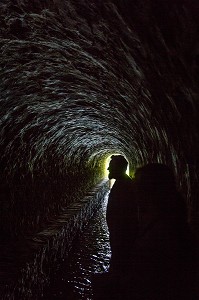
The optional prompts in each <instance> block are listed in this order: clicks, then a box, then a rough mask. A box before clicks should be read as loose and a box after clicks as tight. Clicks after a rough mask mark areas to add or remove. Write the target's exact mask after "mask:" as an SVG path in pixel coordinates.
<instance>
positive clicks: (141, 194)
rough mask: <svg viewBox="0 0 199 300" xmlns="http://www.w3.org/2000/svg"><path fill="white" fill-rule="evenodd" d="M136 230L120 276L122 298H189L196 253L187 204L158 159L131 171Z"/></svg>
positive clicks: (191, 289)
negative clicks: (136, 204) (136, 234)
mask: <svg viewBox="0 0 199 300" xmlns="http://www.w3.org/2000/svg"><path fill="white" fill-rule="evenodd" d="M135 186H136V194H137V199H138V203H139V234H138V237H137V239H136V241H135V243H134V247H133V251H132V255H131V259H130V260H129V265H128V266H129V268H128V269H127V272H126V275H125V276H124V277H123V291H126V295H125V296H124V299H129V300H130V299H133V300H141V299H142V300H178V299H179V300H185V299H186V300H193V299H196V298H195V297H196V295H195V272H196V270H195V267H196V253H195V244H194V239H193V238H192V234H191V231H190V229H189V226H188V223H187V214H186V205H185V202H184V201H183V199H182V197H181V195H180V194H179V192H178V191H177V189H176V184H175V179H174V175H173V173H172V172H171V170H170V169H169V168H168V167H167V166H165V165H163V164H158V163H157V164H148V165H146V166H144V167H142V168H140V169H138V170H137V172H136V174H135Z"/></svg>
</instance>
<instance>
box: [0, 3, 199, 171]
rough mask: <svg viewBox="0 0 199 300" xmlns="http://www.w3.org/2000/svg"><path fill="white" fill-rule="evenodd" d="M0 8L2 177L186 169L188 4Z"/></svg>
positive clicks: (190, 143)
mask: <svg viewBox="0 0 199 300" xmlns="http://www.w3.org/2000/svg"><path fill="white" fill-rule="evenodd" d="M189 2H190V1H177V0H175V1H166V2H165V1H160V0H158V1H153V0H145V1H127V0H126V1H122V0H121V1H119V0H118V1H113V0H112V1H96V0H95V1H86V0H84V1H83V0H79V1H72V0H67V1H59V0H54V1H36V0H35V1H26V0H15V1H14V0H13V1H3V2H2V3H1V4H0V9H1V15H2V16H3V18H1V20H0V28H1V29H0V30H1V41H0V43H1V62H0V63H1V85H0V88H1V98H0V101H1V104H0V105H1V111H0V124H1V126H0V130H1V132H0V139H1V140H0V147H1V149H0V151H1V166H2V167H1V168H2V171H3V172H4V174H6V176H10V175H13V174H15V173H16V172H17V173H19V174H20V176H22V177H23V175H24V174H25V173H31V174H33V173H34V171H35V170H38V169H40V170H41V169H42V170H44V173H45V172H46V173H48V172H50V171H49V164H52V165H53V164H54V165H55V166H56V168H58V169H59V170H60V172H63V169H65V170H66V169H67V168H69V167H70V168H71V169H75V168H77V169H78V168H79V166H81V165H82V164H89V165H90V166H91V167H93V166H95V164H96V163H97V162H98V161H102V160H103V159H105V158H106V157H107V156H108V155H110V154H111V153H115V152H116V153H123V154H125V155H126V157H127V158H128V159H129V161H131V163H132V164H133V165H136V164H138V163H143V162H146V161H150V160H159V161H165V162H168V163H170V164H173V165H178V163H179V160H181V161H184V162H185V163H186V162H187V161H193V160H194V161H195V160H196V158H197V151H198V146H196V145H197V141H198V132H197V117H198V100H199V99H198V61H199V60H198V57H199V45H198V40H197V34H198V18H197V14H196V13H195V11H196V8H197V3H195V2H194V1H192V4H191V5H190V3H189Z"/></svg>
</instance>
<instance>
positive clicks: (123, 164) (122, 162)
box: [107, 155, 128, 179]
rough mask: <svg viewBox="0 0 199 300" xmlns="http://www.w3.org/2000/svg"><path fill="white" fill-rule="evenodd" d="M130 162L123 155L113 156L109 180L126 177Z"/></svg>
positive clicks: (109, 168)
mask: <svg viewBox="0 0 199 300" xmlns="http://www.w3.org/2000/svg"><path fill="white" fill-rule="evenodd" d="M127 166H128V162H127V160H126V159H125V158H124V156H122V155H112V156H111V161H110V163H109V167H108V169H107V170H109V176H108V177H109V179H113V178H114V179H120V178H124V177H125V176H127V175H126V170H127Z"/></svg>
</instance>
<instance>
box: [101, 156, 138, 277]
mask: <svg viewBox="0 0 199 300" xmlns="http://www.w3.org/2000/svg"><path fill="white" fill-rule="evenodd" d="M127 166H128V162H127V160H126V159H125V158H124V157H123V156H122V155H113V156H112V157H111V161H110V163H109V167H108V170H109V179H115V183H114V185H113V187H112V189H111V191H110V195H109V199H108V205H107V213H106V218H107V225H108V229H109V233H110V246H111V253H112V254H111V261H110V272H113V273H114V274H116V273H118V275H122V274H121V273H122V272H125V269H126V264H128V255H129V253H130V248H131V247H132V244H133V242H134V239H135V236H136V232H137V225H138V223H137V205H136V202H135V197H134V196H133V193H134V186H133V180H132V179H131V178H130V177H129V176H128V175H127V174H126V170H127Z"/></svg>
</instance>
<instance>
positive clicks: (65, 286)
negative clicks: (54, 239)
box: [42, 192, 111, 300]
mask: <svg viewBox="0 0 199 300" xmlns="http://www.w3.org/2000/svg"><path fill="white" fill-rule="evenodd" d="M108 195H109V192H108V193H107V194H106V195H105V198H104V202H103V205H102V207H101V208H100V209H99V210H98V212H97V213H96V214H95V216H94V217H93V218H92V219H91V220H90V221H89V223H88V224H87V226H86V227H85V229H84V232H82V234H81V236H80V237H79V238H78V239H77V241H76V242H75V245H74V248H73V249H72V253H71V255H70V257H69V261H67V262H66V263H63V264H62V266H61V267H60V270H59V272H58V274H56V276H55V277H56V278H55V279H54V283H53V285H54V286H51V288H50V290H49V291H48V293H49V295H50V299H53V300H56V299H60V300H66V299H67V300H80V299H81V300H91V299H92V289H91V276H92V275H93V274H94V273H102V272H106V271H107V270H108V268H109V261H110V255H111V253H110V245H109V234H108V228H107V224H106V206H107V201H108ZM49 295H46V296H44V298H42V299H45V300H47V299H48V300H49Z"/></svg>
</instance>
